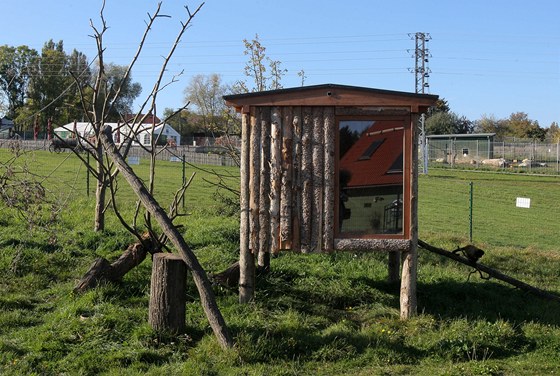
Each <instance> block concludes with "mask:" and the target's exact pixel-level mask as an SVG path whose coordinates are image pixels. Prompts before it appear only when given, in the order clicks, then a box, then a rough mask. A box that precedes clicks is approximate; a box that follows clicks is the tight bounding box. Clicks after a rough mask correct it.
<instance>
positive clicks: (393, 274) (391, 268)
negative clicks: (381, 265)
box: [387, 252, 401, 283]
mask: <svg viewBox="0 0 560 376" xmlns="http://www.w3.org/2000/svg"><path fill="white" fill-rule="evenodd" d="M387 269H388V273H387V274H388V276H387V280H388V281H389V282H390V283H396V282H398V281H399V278H400V270H401V253H400V252H389V255H388V262H387Z"/></svg>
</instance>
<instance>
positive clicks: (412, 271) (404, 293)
mask: <svg viewBox="0 0 560 376" xmlns="http://www.w3.org/2000/svg"><path fill="white" fill-rule="evenodd" d="M417 123H418V115H417V114H415V115H413V116H411V119H410V128H409V132H411V133H412V134H411V138H412V139H411V141H412V142H411V143H410V145H409V146H408V147H406V148H405V150H403V151H404V153H403V158H405V160H404V161H403V162H404V164H405V171H406V164H407V163H411V174H410V175H411V179H412V181H411V185H412V187H411V192H410V202H409V205H410V206H409V207H410V213H411V214H410V215H411V216H410V219H409V220H410V240H411V246H410V249H409V250H407V251H405V252H403V254H402V257H403V262H402V270H401V293H400V312H401V319H408V318H411V317H413V316H415V315H416V309H417V300H416V283H417V278H418V131H417V126H416V124H417ZM405 144H406V143H405ZM407 158H408V161H407ZM405 182H406V179H405ZM405 189H406V187H405ZM405 207H406V205H405ZM404 218H406V216H405V217H404ZM403 222H404V220H403ZM405 227H406V226H405Z"/></svg>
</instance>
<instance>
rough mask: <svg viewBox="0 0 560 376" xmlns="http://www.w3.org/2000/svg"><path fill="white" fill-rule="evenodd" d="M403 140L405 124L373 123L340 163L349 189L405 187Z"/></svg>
mask: <svg viewBox="0 0 560 376" xmlns="http://www.w3.org/2000/svg"><path fill="white" fill-rule="evenodd" d="M403 137H404V128H403V127H402V121H382V122H378V123H376V122H373V124H372V125H371V126H370V127H369V128H368V129H367V130H366V131H365V132H364V133H363V134H362V136H361V137H360V138H359V139H358V141H356V143H355V144H354V145H353V146H352V147H351V148H350V149H349V150H348V151H347V152H346V153H345V154H344V156H343V157H342V158H341V160H340V164H339V167H340V170H341V171H342V170H346V171H348V172H349V173H350V175H351V177H350V180H349V182H348V183H347V185H346V188H358V187H371V186H391V185H402V183H403V155H402V150H403Z"/></svg>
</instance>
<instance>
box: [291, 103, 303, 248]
mask: <svg viewBox="0 0 560 376" xmlns="http://www.w3.org/2000/svg"><path fill="white" fill-rule="evenodd" d="M293 110H294V114H293V115H294V117H293V120H292V128H293V136H294V144H293V159H292V160H293V163H292V166H293V172H294V175H293V180H292V204H293V206H292V236H293V237H292V249H294V250H297V251H299V252H301V222H302V221H301V214H302V210H301V201H302V200H301V194H302V189H301V186H302V179H301V156H302V154H303V153H302V143H301V138H302V113H301V107H294V108H293Z"/></svg>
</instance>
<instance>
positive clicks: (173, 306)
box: [148, 253, 187, 334]
mask: <svg viewBox="0 0 560 376" xmlns="http://www.w3.org/2000/svg"><path fill="white" fill-rule="evenodd" d="M186 275H187V266H186V264H185V262H184V261H183V259H182V258H181V256H179V255H175V254H172V253H156V254H154V257H153V264H152V281H151V286H150V305H149V313H148V322H149V323H150V325H151V326H152V328H153V329H154V330H155V331H156V332H166V333H174V334H181V333H184V331H185V304H186Z"/></svg>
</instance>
